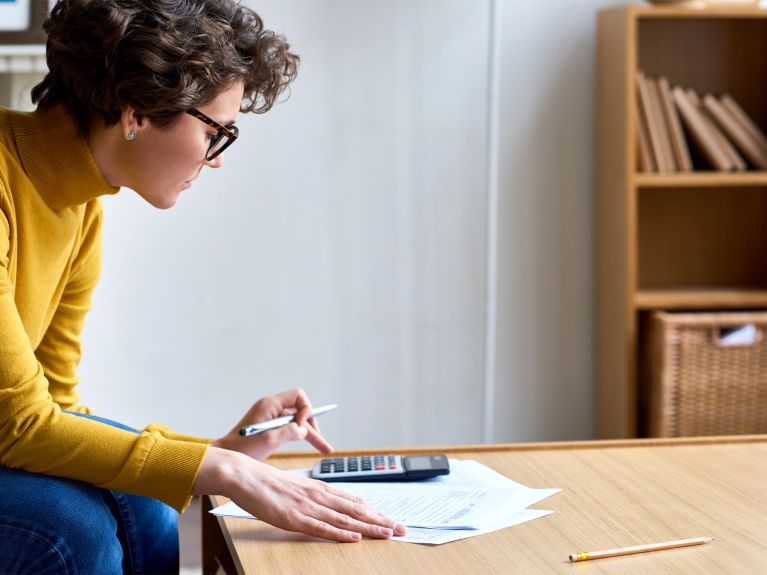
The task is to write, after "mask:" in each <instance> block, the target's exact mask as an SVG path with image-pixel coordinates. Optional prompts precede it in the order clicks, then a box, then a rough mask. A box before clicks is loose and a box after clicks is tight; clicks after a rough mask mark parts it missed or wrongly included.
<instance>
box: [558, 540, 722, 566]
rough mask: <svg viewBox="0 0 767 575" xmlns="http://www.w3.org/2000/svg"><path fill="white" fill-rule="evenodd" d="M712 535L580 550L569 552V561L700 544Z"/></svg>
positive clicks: (706, 541)
mask: <svg viewBox="0 0 767 575" xmlns="http://www.w3.org/2000/svg"><path fill="white" fill-rule="evenodd" d="M713 540H714V538H713V537H695V538H694V539H679V540H678V541H666V542H665V543H648V544H647V545H634V546H633V547H619V548H617V549H605V550H603V551H581V552H579V553H572V554H570V561H588V560H589V559H602V558H603V557H618V556H620V555H630V554H632V553H645V552H647V551H660V550H661V549H676V548H677V547H689V546H690V545H702V544H703V543H708V542H709V541H713Z"/></svg>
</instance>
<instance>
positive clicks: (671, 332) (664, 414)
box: [644, 312, 767, 437]
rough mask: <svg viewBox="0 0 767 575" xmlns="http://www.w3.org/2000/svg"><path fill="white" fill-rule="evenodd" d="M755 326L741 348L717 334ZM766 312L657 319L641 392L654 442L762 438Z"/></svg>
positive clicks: (766, 396) (766, 425) (766, 399)
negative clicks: (662, 439)
mask: <svg viewBox="0 0 767 575" xmlns="http://www.w3.org/2000/svg"><path fill="white" fill-rule="evenodd" d="M748 324H752V325H753V326H754V327H755V332H756V335H755V337H754V338H753V342H752V343H749V344H746V345H735V346H725V345H722V343H721V337H722V333H723V331H722V330H726V329H730V328H735V327H739V326H744V325H748ZM765 334H767V312H728V313H668V312H654V313H653V314H652V317H651V318H650V323H649V333H648V337H647V340H646V341H647V345H648V347H649V349H648V355H647V361H648V365H647V366H646V367H647V370H646V372H645V373H646V374H647V375H646V377H647V378H648V381H646V382H645V387H644V389H645V390H646V391H645V392H646V393H649V394H650V397H649V398H646V399H647V400H648V401H647V404H648V406H649V413H648V414H647V417H648V431H649V435H651V436H654V437H682V436H696V435H738V434H758V433H767V337H765Z"/></svg>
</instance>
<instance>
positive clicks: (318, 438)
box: [304, 423, 333, 453]
mask: <svg viewBox="0 0 767 575" xmlns="http://www.w3.org/2000/svg"><path fill="white" fill-rule="evenodd" d="M304 429H306V441H308V442H309V443H310V444H312V445H313V446H314V448H315V449H316V450H317V451H319V452H320V453H333V446H332V445H330V443H328V442H327V440H326V439H325V438H324V437H322V435H321V434H320V433H319V432H318V431H317V430H316V429H315V428H314V427H312V426H311V425H309V424H308V423H307V424H306V425H304Z"/></svg>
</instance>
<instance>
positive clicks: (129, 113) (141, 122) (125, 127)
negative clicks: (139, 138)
mask: <svg viewBox="0 0 767 575" xmlns="http://www.w3.org/2000/svg"><path fill="white" fill-rule="evenodd" d="M148 123H149V121H148V120H147V118H146V116H144V115H143V114H139V113H138V112H136V110H135V109H133V107H132V106H126V107H125V108H124V109H123V112H122V115H121V116H120V131H121V132H122V135H123V138H125V139H126V140H128V139H131V140H132V139H133V138H131V137H129V136H128V134H131V133H133V134H134V136H133V137H134V138H135V135H136V134H139V133H140V132H141V130H142V129H144V128H145V127H146V126H147V124H148Z"/></svg>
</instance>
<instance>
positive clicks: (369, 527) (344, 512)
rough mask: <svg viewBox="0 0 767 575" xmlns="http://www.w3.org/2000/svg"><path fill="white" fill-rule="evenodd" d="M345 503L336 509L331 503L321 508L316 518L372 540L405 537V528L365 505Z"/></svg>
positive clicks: (345, 501) (344, 501)
mask: <svg viewBox="0 0 767 575" xmlns="http://www.w3.org/2000/svg"><path fill="white" fill-rule="evenodd" d="M342 501H343V503H341V505H339V506H338V507H336V504H334V503H331V504H330V505H329V506H328V507H323V508H320V510H319V513H320V514H319V515H317V516H316V517H317V518H318V519H320V520H322V521H324V522H325V523H328V524H330V525H332V526H334V527H337V528H338V529H343V530H347V531H354V532H357V533H361V534H362V535H364V536H365V537H370V538H372V539H389V538H390V537H392V536H393V535H395V534H396V535H404V533H405V532H406V530H405V528H404V526H401V525H399V524H398V523H397V522H396V521H392V520H391V519H388V518H386V517H384V516H383V515H381V514H380V513H378V512H377V511H376V510H374V509H373V508H372V507H370V506H368V505H366V504H364V503H351V502H349V501H347V500H342Z"/></svg>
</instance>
